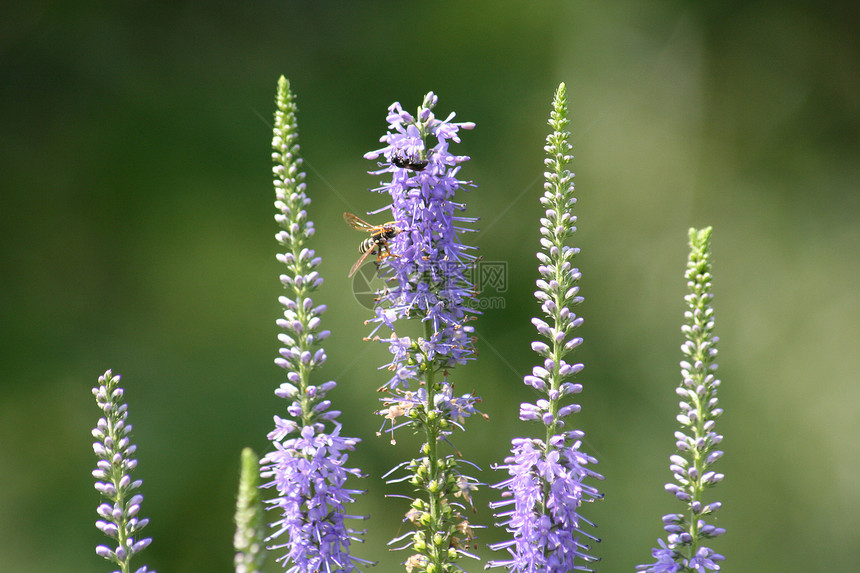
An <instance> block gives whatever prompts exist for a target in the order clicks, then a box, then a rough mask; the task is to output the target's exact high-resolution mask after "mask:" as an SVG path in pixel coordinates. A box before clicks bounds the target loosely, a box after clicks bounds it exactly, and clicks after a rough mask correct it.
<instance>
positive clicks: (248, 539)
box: [233, 448, 266, 573]
mask: <svg viewBox="0 0 860 573" xmlns="http://www.w3.org/2000/svg"><path fill="white" fill-rule="evenodd" d="M235 519H236V533H235V534H234V535H233V548H234V549H235V550H236V555H235V557H234V558H233V565H234V566H235V568H236V573H260V568H261V567H262V566H263V563H264V562H265V561H266V548H265V544H264V539H265V537H266V527H265V523H264V520H263V500H262V496H261V495H260V459H259V458H258V457H257V454H255V453H254V451H253V450H252V449H251V448H245V449H243V450H242V457H241V462H240V470H239V496H238V497H237V499H236V517H235Z"/></svg>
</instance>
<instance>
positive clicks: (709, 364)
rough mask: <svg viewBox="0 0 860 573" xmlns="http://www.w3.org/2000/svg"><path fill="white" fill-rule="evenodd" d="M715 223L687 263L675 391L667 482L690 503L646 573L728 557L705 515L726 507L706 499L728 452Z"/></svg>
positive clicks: (671, 517)
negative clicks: (714, 287) (720, 397)
mask: <svg viewBox="0 0 860 573" xmlns="http://www.w3.org/2000/svg"><path fill="white" fill-rule="evenodd" d="M710 238H711V227H708V228H706V229H703V230H701V231H697V230H696V229H690V257H689V260H688V262H687V272H686V274H685V278H686V279H687V287H688V289H689V294H687V296H685V297H684V300H685V301H686V302H687V307H688V310H687V311H686V312H685V313H684V318H685V324H684V326H682V327H681V331H682V332H683V333H684V337H685V338H686V341H685V342H684V344H682V345H681V352H682V353H683V354H684V360H683V361H682V362H681V383H680V385H679V386H678V388H677V389H676V390H675V393H676V394H678V396H680V397H681V400H682V401H681V403H680V405H681V413H680V414H679V415H678V417H677V419H678V422H680V423H681V426H682V430H681V431H678V432H675V439H676V440H677V441H676V442H675V446H676V447H677V448H678V453H677V454H675V455H672V456H671V457H670V458H669V460H670V461H671V464H670V465H669V469H670V470H671V471H672V475H673V477H674V478H675V482H676V483H668V484H666V491H668V492H669V493H671V494H673V495H674V496H675V497H676V498H678V499H679V500H680V501H681V502H683V503H684V506H685V510H684V512H683V513H670V514H668V515H664V516H663V523H664V526H663V529H664V530H665V531H666V533H667V534H668V535H667V537H666V541H665V542H664V541H663V540H662V539H660V540H659V545H660V546H659V547H657V548H654V549H653V550H652V551H651V555H652V556H653V557H654V558H655V559H656V561H655V562H654V563H651V564H646V565H638V566H637V567H636V570H637V571H644V572H646V573H664V572H665V573H676V572H678V573H688V572H696V573H703V572H705V571H718V570H719V569H720V566H719V562H720V561H723V560H724V559H725V558H724V557H723V556H722V555H720V554H718V553H714V552H713V551H712V550H711V549H710V548H708V547H706V546H704V545H703V544H702V542H703V541H704V540H706V539H710V538H712V537H717V536H720V535H722V534H724V533H725V532H726V530H725V529H723V528H722V527H716V526H714V525H711V524H708V523H706V521H705V519H706V518H707V517H709V516H710V515H711V514H713V513H714V512H715V511H717V510H718V509H719V508H720V505H721V504H720V502H718V501H716V502H712V503H705V501H704V499H703V498H704V492H705V490H706V489H708V488H711V487H713V486H715V485H716V484H718V483H719V482H720V481H722V479H723V474H721V473H717V472H715V471H713V469H711V466H713V464H714V462H716V461H717V460H718V459H720V458H721V457H722V455H723V452H722V451H720V450H718V449H717V446H718V445H719V444H720V442H722V441H723V437H722V436H721V435H720V434H718V433H716V432H715V431H714V426H715V420H716V419H717V418H718V417H719V416H720V415H721V414H722V413H723V411H722V409H721V408H719V407H718V406H717V388H718V387H719V386H720V381H719V380H718V379H717V378H716V377H715V376H714V374H715V372H716V370H717V364H716V363H715V362H714V359H715V358H716V356H717V348H716V345H717V341H718V340H719V339H718V338H717V337H716V336H714V334H713V333H714V309H713V307H711V299H712V298H713V294H711V260H710V259H711V254H710Z"/></svg>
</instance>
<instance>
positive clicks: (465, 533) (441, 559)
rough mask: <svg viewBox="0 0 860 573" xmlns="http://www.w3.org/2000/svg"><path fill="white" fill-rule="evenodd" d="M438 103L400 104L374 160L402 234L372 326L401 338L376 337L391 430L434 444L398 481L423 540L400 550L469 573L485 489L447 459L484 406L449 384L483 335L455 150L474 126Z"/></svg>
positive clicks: (419, 567) (424, 566) (435, 568)
mask: <svg viewBox="0 0 860 573" xmlns="http://www.w3.org/2000/svg"><path fill="white" fill-rule="evenodd" d="M436 101H437V98H436V96H435V95H434V94H433V93H432V92H431V93H429V94H427V95H426V96H425V98H424V102H423V103H422V105H421V106H420V107H419V108H418V113H417V114H416V115H415V116H413V115H411V114H410V113H407V112H406V111H404V110H403V108H402V107H401V106H400V104H399V103H394V104H392V105H391V106H390V107H389V108H388V122H389V131H388V132H387V133H386V134H385V135H384V136H383V137H382V138H381V139H380V141H382V142H383V143H385V144H386V145H385V147H383V148H382V149H378V150H376V151H372V152H370V153H368V154H366V155H365V157H366V158H367V159H372V160H375V159H379V158H382V159H383V161H382V162H381V163H380V164H379V165H380V167H382V169H380V170H378V171H373V172H371V173H373V174H376V175H382V174H386V175H390V177H391V179H390V181H388V182H385V183H383V186H382V187H380V188H378V189H375V191H378V192H384V193H387V194H388V195H389V196H390V197H391V204H390V205H388V206H386V207H384V208H383V209H380V211H384V210H390V211H391V214H392V218H393V219H394V223H395V225H396V228H397V230H398V232H397V233H396V234H395V236H394V237H393V238H392V239H391V241H390V245H388V248H389V250H390V256H389V257H387V258H385V259H383V262H384V263H385V267H386V268H385V269H384V270H383V277H384V278H385V279H386V289H385V290H384V291H383V292H381V293H379V299H378V305H377V307H376V316H375V318H373V319H372V320H371V322H375V323H376V326H375V328H374V331H373V333H374V334H376V333H377V332H379V331H380V329H382V328H385V329H388V330H390V331H391V334H390V335H388V337H387V338H383V337H380V336H376V337H375V338H374V340H380V341H382V342H385V343H388V345H389V350H390V352H391V354H392V360H391V362H390V363H389V364H387V365H386V366H387V368H388V370H389V371H390V372H391V378H390V379H389V381H388V382H387V383H386V384H385V385H384V386H383V388H382V390H385V391H386V395H385V397H383V398H382V402H383V405H384V408H383V409H382V410H381V411H380V414H381V415H382V416H384V419H385V423H386V424H390V427H389V428H388V430H387V431H388V432H390V434H391V436H392V442H393V441H394V438H393V436H394V430H395V429H396V428H397V427H399V426H402V425H409V426H411V427H412V429H413V431H415V432H416V433H419V434H423V436H424V439H425V442H424V444H423V445H422V447H421V457H419V458H417V459H413V460H411V461H409V462H405V463H403V464H400V465H399V466H397V467H396V468H395V470H405V472H406V473H407V475H406V477H403V478H402V479H394V480H391V482H394V481H405V480H409V482H410V483H411V484H412V485H413V486H414V491H415V493H416V497H415V498H412V499H411V506H410V509H409V511H408V512H406V515H405V519H404V521H409V522H410V523H411V524H412V525H413V526H414V531H411V532H408V533H406V534H404V535H403V536H401V537H398V538H396V539H394V540H392V541H391V543H392V544H399V543H400V542H401V541H403V540H406V542H405V543H404V544H403V547H401V549H407V548H408V549H409V550H410V551H411V552H412V553H411V555H410V557H408V558H407V560H406V562H405V567H406V570H407V571H408V572H412V571H416V572H418V571H420V572H422V573H424V572H426V573H449V572H451V571H456V570H460V568H459V567H458V566H457V565H456V564H455V562H456V561H457V560H458V559H459V558H460V557H461V556H464V555H467V556H472V557H474V556H473V555H471V554H470V553H469V552H468V547H469V544H470V541H471V539H472V537H473V531H472V529H473V526H472V525H470V523H469V521H468V520H467V519H466V518H465V517H464V515H463V514H464V509H465V508H464V505H463V503H466V504H469V505H471V491H473V490H474V489H475V488H476V487H477V482H476V480H474V479H473V478H471V477H468V476H466V475H464V474H462V473H461V472H460V465H461V462H459V461H458V460H457V455H453V454H448V455H444V454H442V453H441V452H440V451H439V445H440V442H442V441H448V436H449V435H450V434H451V433H452V431H453V428H455V427H459V428H461V429H462V423H463V421H464V419H465V418H467V417H469V416H471V415H472V414H474V413H477V410H476V409H475V405H476V404H477V403H478V402H479V399H478V398H477V397H475V396H472V395H469V394H466V395H464V396H460V397H457V396H455V394H454V387H453V385H452V384H451V383H450V382H449V381H448V371H449V370H450V369H451V368H453V367H454V366H456V365H458V364H464V363H465V362H466V361H467V360H470V359H472V358H474V346H473V340H472V337H471V336H470V335H471V333H472V332H473V327H472V326H470V325H469V324H468V323H469V321H470V320H471V319H472V318H473V310H472V308H471V306H470V302H471V300H472V297H473V296H474V293H473V287H472V284H471V283H470V282H469V281H468V275H469V273H470V272H471V266H472V263H473V262H474V259H475V257H474V255H472V254H471V253H469V250H470V249H471V247H469V246H466V245H464V244H463V243H462V242H461V241H460V234H461V233H462V232H464V231H467V230H470V229H466V228H464V227H462V225H463V224H464V223H471V222H474V221H475V220H476V219H473V218H468V217H463V216H460V215H458V214H457V213H459V212H461V211H463V210H464V209H465V205H463V204H462V203H459V202H456V201H455V195H456V192H457V191H458V190H460V189H465V188H468V187H469V186H470V185H471V183H469V182H467V181H462V180H460V179H458V173H459V170H460V164H461V163H463V162H464V161H466V160H468V157H464V156H456V155H452V154H451V153H450V152H449V150H448V146H449V142H450V141H454V142H459V141H460V138H459V130H460V129H472V128H474V124H473V123H453V122H452V121H451V120H452V119H453V118H454V114H453V113H452V114H451V115H449V116H448V117H447V118H446V119H444V120H440V119H437V118H436V116H435V115H434V114H433V111H432V110H433V108H434V106H435V105H436ZM433 140H435V142H434V141H433ZM434 143H435V144H434ZM431 145H432V147H431ZM377 212H378V211H377ZM402 319H417V320H419V321H421V322H422V323H423V334H424V335H423V337H422V336H418V337H415V338H412V337H407V336H403V335H402V334H403V325H402V323H399V322H398V321H400V320H402ZM396 329H400V330H401V333H400V335H398V334H397V332H396ZM416 382H417V388H416V387H415V384H416ZM398 418H402V419H404V420H406V421H405V422H399V421H398ZM395 470H392V471H395ZM391 482H389V483H391ZM458 497H459V498H461V499H462V501H463V503H460V502H458V501H456V499H455V498H458Z"/></svg>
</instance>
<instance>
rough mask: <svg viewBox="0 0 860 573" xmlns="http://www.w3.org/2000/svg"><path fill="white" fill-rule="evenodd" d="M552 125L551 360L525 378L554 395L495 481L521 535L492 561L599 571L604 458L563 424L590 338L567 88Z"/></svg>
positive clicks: (545, 260) (543, 270) (506, 514)
mask: <svg viewBox="0 0 860 573" xmlns="http://www.w3.org/2000/svg"><path fill="white" fill-rule="evenodd" d="M549 124H550V126H552V133H551V134H550V135H549V136H548V137H547V145H546V147H545V148H544V149H545V150H546V151H547V154H548V155H549V157H548V159H546V161H545V163H546V166H547V173H546V177H547V181H546V183H544V191H545V192H544V195H543V197H542V198H541V204H542V205H543V206H544V208H545V209H546V214H545V216H544V217H542V218H541V220H540V224H541V227H540V233H541V240H540V242H541V245H542V247H543V250H542V251H541V252H539V253H538V255H537V258H538V260H539V261H540V263H541V264H540V265H539V266H538V272H539V274H540V275H541V278H540V279H538V280H537V283H536V284H537V287H538V291H537V292H535V298H536V299H537V301H538V303H539V305H540V307H541V310H542V311H543V313H544V317H543V318H537V317H535V318H534V319H532V324H534V325H535V327H536V328H537V333H538V334H539V335H540V336H542V337H543V338H544V340H541V341H535V342H533V343H532V349H533V350H534V351H535V352H536V353H537V354H539V355H540V356H541V357H543V362H542V364H541V365H539V366H535V367H534V368H533V369H532V373H531V375H529V376H525V377H524V380H523V382H524V383H525V384H526V385H528V386H531V387H532V388H534V389H536V390H538V391H540V392H543V393H545V395H546V398H542V399H539V400H536V401H535V403H534V404H528V403H526V404H522V405H521V406H520V419H521V420H523V421H539V422H541V423H542V424H543V425H544V427H545V430H546V437H545V439H543V440H541V439H532V438H517V439H515V440H513V442H512V444H513V447H512V449H511V455H510V456H508V457H507V458H506V459H505V463H504V464H501V465H499V466H496V469H502V470H506V471H507V472H508V474H509V475H510V477H509V478H508V479H506V480H504V481H502V482H501V483H498V484H496V485H494V486H493V487H494V488H496V489H500V490H502V491H503V493H502V497H503V500H502V501H498V502H494V503H491V504H490V506H491V507H492V508H493V509H502V510H503V511H499V512H498V513H496V518H497V519H498V520H499V523H498V525H499V526H500V527H504V528H505V529H506V530H507V531H508V533H510V534H511V535H512V539H510V540H508V541H504V542H502V543H497V544H494V545H491V546H490V548H491V549H494V550H505V551H507V552H508V553H509V554H510V558H508V559H500V560H495V561H490V562H489V563H488V564H487V567H488V568H489V567H505V568H507V569H508V570H510V571H516V572H523V573H525V572H529V573H537V572H541V573H567V572H569V571H573V570H577V571H591V570H592V569H590V568H589V565H590V564H591V563H594V562H595V561H597V560H598V559H597V558H596V557H593V556H592V555H590V553H589V551H590V547H589V544H590V543H591V542H592V541H599V539H597V538H596V537H594V536H592V535H591V534H589V533H587V532H586V531H585V528H586V527H594V524H593V523H591V522H590V521H589V520H587V519H586V518H585V517H583V516H582V515H581V514H580V508H581V506H582V504H583V503H585V502H590V501H593V500H597V499H602V497H603V496H602V494H601V493H600V492H599V491H597V489H595V488H594V487H592V486H590V485H586V483H585V480H586V478H591V479H603V477H602V476H601V475H600V474H598V473H596V472H594V471H592V470H591V469H590V468H589V466H591V465H594V464H596V463H597V460H596V459H594V458H593V457H591V456H589V455H588V454H586V453H584V452H582V451H581V449H580V448H581V446H582V436H583V434H582V432H581V431H577V430H574V431H564V430H563V428H564V420H563V418H565V417H568V416H570V415H571V414H573V413H575V412H578V411H579V408H580V407H579V405H578V404H567V405H562V403H561V398H562V397H563V396H565V395H568V394H575V393H578V392H579V391H580V390H581V386H580V385H579V384H574V383H572V382H570V381H569V379H570V378H572V377H573V376H575V375H576V374H577V373H578V372H579V371H580V370H582V365H581V364H570V363H568V362H566V361H565V360H564V357H565V356H566V355H567V354H568V353H570V352H571V351H572V350H573V349H574V348H575V347H577V346H579V344H580V343H581V342H582V339H581V338H578V337H575V336H573V332H572V331H573V330H574V329H575V328H576V327H577V326H579V325H580V324H581V323H582V319H581V318H579V317H577V316H576V315H575V314H574V313H573V311H572V310H571V308H572V307H573V305H575V304H578V303H579V302H581V301H582V297H580V296H578V292H579V288H578V287H577V286H576V282H577V281H578V280H579V277H580V273H579V271H578V270H577V269H576V268H574V267H573V266H572V264H571V263H572V260H573V257H574V256H575V255H576V254H577V253H578V252H579V249H576V248H573V247H570V246H568V245H566V244H565V243H566V242H567V241H568V240H569V238H570V237H571V235H572V233H573V232H574V231H575V230H576V227H574V223H575V222H576V216H574V215H572V214H571V208H572V207H573V204H574V203H575V202H576V198H575V197H574V196H573V174H572V173H570V171H568V170H567V165H568V163H569V162H570V160H571V159H572V156H571V155H570V152H571V149H572V148H571V146H570V143H568V138H569V135H570V134H569V133H568V132H567V131H565V128H566V126H567V124H568V119H567V97H566V90H565V86H564V84H561V85H560V86H559V88H558V91H556V93H555V98H554V99H553V111H552V115H551V116H550V120H549Z"/></svg>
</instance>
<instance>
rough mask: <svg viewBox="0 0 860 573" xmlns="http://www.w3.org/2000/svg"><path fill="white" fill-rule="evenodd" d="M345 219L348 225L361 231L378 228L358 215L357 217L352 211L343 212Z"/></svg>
mask: <svg viewBox="0 0 860 573" xmlns="http://www.w3.org/2000/svg"><path fill="white" fill-rule="evenodd" d="M343 220H344V221H346V224H347V225H349V226H350V227H352V228H353V229H357V230H359V231H368V232H370V231H372V230H373V229H375V228H376V226H375V225H371V224H370V223H368V222H367V221H363V220H362V219H359V218H358V217H356V216H355V215H353V214H352V213H344V214H343Z"/></svg>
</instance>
